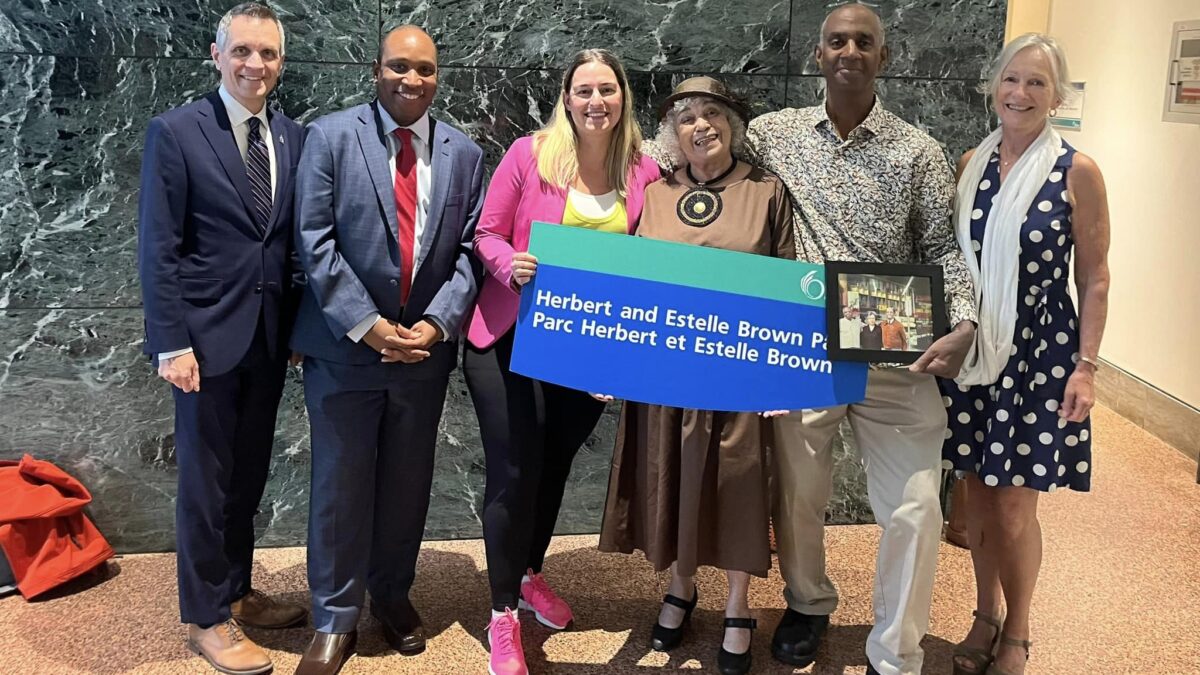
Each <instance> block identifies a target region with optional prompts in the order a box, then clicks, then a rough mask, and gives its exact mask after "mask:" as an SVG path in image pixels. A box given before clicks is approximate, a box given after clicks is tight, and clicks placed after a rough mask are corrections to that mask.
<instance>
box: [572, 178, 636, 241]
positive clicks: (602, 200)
mask: <svg viewBox="0 0 1200 675" xmlns="http://www.w3.org/2000/svg"><path fill="white" fill-rule="evenodd" d="M563 225H570V226H572V227H583V228H587V229H589V230H598V231H600V232H616V233H618V234H625V233H626V232H627V231H629V219H628V218H627V217H626V215H625V200H624V199H621V197H620V196H619V195H618V194H617V192H616V190H614V191H612V192H610V193H608V194H605V195H589V194H584V193H582V192H578V191H577V190H574V189H570V190H568V191H567V208H566V210H565V211H563Z"/></svg>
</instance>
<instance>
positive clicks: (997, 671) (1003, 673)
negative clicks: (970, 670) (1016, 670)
mask: <svg viewBox="0 0 1200 675" xmlns="http://www.w3.org/2000/svg"><path fill="white" fill-rule="evenodd" d="M1000 643H1001V644H1006V645H1008V646H1010V647H1022V648H1024V649H1025V660H1026V661H1028V660H1029V648H1030V647H1032V646H1033V643H1032V642H1030V641H1029V640H1017V639H1015V638H1010V637H1008V636H1007V635H1005V636H1003V637H1001V638H1000ZM986 675H1013V674H1012V673H1010V672H1008V671H1007V670H1004V669H1003V668H1000V667H999V666H997V665H996V664H994V663H993V664H992V665H990V666H988V669H987V674H986Z"/></svg>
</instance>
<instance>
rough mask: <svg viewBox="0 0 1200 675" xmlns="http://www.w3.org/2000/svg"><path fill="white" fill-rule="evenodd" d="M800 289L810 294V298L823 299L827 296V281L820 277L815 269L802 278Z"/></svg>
mask: <svg viewBox="0 0 1200 675" xmlns="http://www.w3.org/2000/svg"><path fill="white" fill-rule="evenodd" d="M800 291H801V292H803V293H804V295H806V296H808V299H809V300H822V299H824V298H825V281H824V280H823V279H818V278H817V271H816V270H813V271H811V272H809V273H808V274H805V275H804V278H803V279H801V280H800Z"/></svg>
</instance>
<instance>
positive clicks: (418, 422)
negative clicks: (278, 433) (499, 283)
mask: <svg viewBox="0 0 1200 675" xmlns="http://www.w3.org/2000/svg"><path fill="white" fill-rule="evenodd" d="M374 75H375V84H376V95H377V98H376V100H375V101H372V102H371V103H369V104H365V105H360V106H356V107H354V108H350V109H349V110H344V111H342V112H338V113H334V114H332V115H328V116H325V117H322V118H320V119H318V120H316V121H315V122H313V123H312V124H310V125H309V126H308V128H307V129H306V130H305V136H304V153H303V156H302V158H301V160H300V167H299V169H298V173H297V178H296V223H297V225H296V227H297V229H296V238H297V244H296V247H297V251H298V252H299V256H300V260H301V261H302V264H303V267H304V270H305V272H306V273H307V277H308V286H307V289H306V290H305V293H304V298H303V300H302V302H301V306H300V314H299V317H298V318H297V320H296V328H295V333H294V334H293V336H292V348H293V349H294V350H296V351H297V352H300V353H302V354H304V355H305V359H304V398H305V403H306V405H307V407H308V415H309V420H310V423H311V425H312V497H311V501H310V504H309V525H308V584H309V587H310V588H311V590H312V611H313V625H314V627H315V628H316V630H317V632H316V635H315V636H314V637H313V640H312V642H311V644H310V645H309V647H308V650H307V651H306V653H305V654H304V657H303V659H302V660H301V662H300V666H299V668H298V669H297V670H296V673H297V674H298V675H316V674H322V675H323V674H332V673H336V672H338V670H339V669H340V668H341V667H342V665H343V664H344V663H345V661H346V659H348V658H349V657H350V655H351V653H352V652H353V650H354V645H355V642H356V636H357V632H356V626H357V624H358V618H359V612H360V610H361V608H362V606H363V603H364V601H365V595H366V593H367V592H368V591H369V592H370V594H371V609H372V614H374V615H375V616H376V617H377V618H378V619H379V621H380V623H381V624H382V626H383V633H384V638H385V639H386V640H387V642H388V643H389V644H390V645H392V646H393V647H394V648H395V649H397V650H398V651H400V652H401V653H415V652H419V651H421V650H422V649H424V647H425V637H424V634H423V631H422V628H421V619H420V617H419V616H418V614H417V612H416V610H415V609H414V608H413V606H412V604H411V603H410V602H409V599H408V591H409V588H410V587H411V586H412V582H413V577H414V574H415V567H416V561H417V553H418V551H419V549H420V545H421V536H422V534H423V532H424V529H425V514H426V512H427V510H428V508H429V491H430V488H431V485H432V481H433V455H434V446H435V444H436V441H437V427H438V421H439V420H440V418H441V414H442V404H443V402H444V401H445V396H446V386H447V384H448V382H449V377H450V371H451V370H453V369H454V366H455V363H456V356H457V353H456V349H455V344H456V342H455V340H456V338H457V337H458V334H459V331H460V328H461V326H462V324H463V320H464V318H465V317H466V316H467V312H468V310H469V309H470V307H471V306H472V303H473V302H474V299H475V291H476V280H477V269H476V267H475V257H474V254H473V242H472V240H473V237H474V232H475V224H476V222H477V221H478V219H479V211H480V208H481V205H482V203H483V176H484V167H483V152H482V150H480V149H479V146H477V145H475V143H473V142H472V141H471V140H470V139H468V138H467V137H466V136H465V135H463V133H462V132H460V131H458V130H457V129H455V128H454V127H452V126H450V125H449V124H446V123H444V122H439V121H436V120H434V119H433V118H432V117H430V116H429V113H428V110H429V104H430V103H431V102H432V100H433V97H434V94H435V93H436V91H437V75H438V65H437V49H436V47H435V46H434V44H433V41H432V40H431V39H430V38H429V36H428V35H426V34H425V32H424V31H422V30H421V29H420V28H417V27H415V26H402V27H400V28H397V29H396V30H393V31H391V32H390V33H388V35H387V36H386V37H385V38H384V40H383V42H382V44H381V45H380V53H379V57H378V58H377V59H376V61H375V64H374Z"/></svg>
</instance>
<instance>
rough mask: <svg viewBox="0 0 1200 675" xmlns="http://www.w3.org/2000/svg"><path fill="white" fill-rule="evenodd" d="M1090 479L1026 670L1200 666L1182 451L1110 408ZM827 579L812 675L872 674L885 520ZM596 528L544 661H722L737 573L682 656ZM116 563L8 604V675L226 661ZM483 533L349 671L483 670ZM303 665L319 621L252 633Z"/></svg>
mask: <svg viewBox="0 0 1200 675" xmlns="http://www.w3.org/2000/svg"><path fill="white" fill-rule="evenodd" d="M1095 427H1096V433H1095V438H1096V439H1097V443H1098V446H1097V448H1096V453H1095V454H1096V456H1095V461H1094V465H1095V467H1096V468H1095V474H1094V483H1093V492H1092V493H1090V494H1075V493H1070V492H1059V493H1056V494H1054V495H1049V496H1047V497H1045V498H1044V500H1043V501H1042V522H1043V528H1044V532H1045V566H1044V568H1043V570H1042V575H1041V581H1040V585H1039V587H1038V595H1037V598H1036V601H1035V608H1034V631H1035V632H1034V636H1033V637H1034V641H1035V646H1034V650H1033V658H1032V660H1031V661H1030V663H1029V669H1028V671H1027V672H1028V673H1031V674H1036V673H1062V674H1070V675H1075V674H1077V673H1106V674H1108V673H1178V674H1188V675H1191V674H1193V673H1197V672H1200V485H1196V484H1195V482H1194V476H1195V473H1196V467H1195V464H1194V463H1193V462H1191V461H1190V460H1188V459H1187V458H1186V457H1184V456H1183V455H1182V454H1181V453H1179V452H1177V451H1175V450H1174V449H1172V448H1171V447H1169V446H1167V445H1165V444H1164V443H1162V442H1161V441H1159V440H1157V439H1155V438H1154V437H1152V436H1150V435H1149V434H1147V433H1145V432H1143V431H1141V430H1140V429H1138V428H1136V427H1134V426H1133V425H1131V424H1130V423H1128V422H1127V421H1125V420H1124V419H1123V418H1121V417H1118V416H1117V415H1115V414H1114V413H1112V412H1111V411H1108V410H1106V409H1098V410H1097V412H1096V415H1095ZM827 538H828V542H827V543H828V549H829V568H830V575H831V576H832V577H833V579H834V581H835V582H836V583H837V585H838V587H839V588H840V589H841V592H842V603H841V606H840V607H839V609H838V611H837V613H836V614H835V615H834V617H833V621H834V627H833V628H832V629H831V630H830V633H829V635H828V639H827V642H826V646H825V648H824V649H823V651H822V652H821V654H820V656H819V659H818V661H817V663H816V664H815V665H814V666H812V667H811V668H810V669H808V670H806V671H803V672H811V673H819V674H821V675H834V674H838V675H841V674H858V673H862V672H863V671H864V667H865V664H866V661H865V657H864V656H863V653H862V644H863V641H864V639H865V637H866V634H867V631H868V630H869V623H870V617H871V610H870V596H871V580H872V570H873V552H874V546H875V542H876V540H877V529H876V528H875V526H873V525H869V526H852V527H850V526H846V527H834V528H830V529H829V531H828V535H827ZM595 541H596V538H595V537H593V536H580V537H563V538H559V539H557V540H555V543H554V548H553V550H552V552H551V557H550V560H549V562H548V563H547V577H548V578H549V579H550V581H551V583H552V584H553V585H554V586H555V587H556V588H557V589H559V590H560V591H561V593H562V594H563V595H564V596H565V597H567V598H568V599H569V600H570V601H571V603H572V605H573V607H574V609H575V611H576V615H577V617H578V620H577V625H576V627H575V629H574V630H572V631H570V632H565V633H558V634H554V633H551V632H549V631H547V630H545V629H542V628H541V627H539V626H537V625H536V624H533V625H531V626H527V627H526V628H525V636H524V639H525V644H526V653H527V654H529V655H530V668H531V670H532V671H533V672H534V673H539V672H555V673H644V672H653V671H656V670H659V671H661V670H679V669H687V670H691V669H700V670H703V671H713V670H715V651H716V645H717V643H718V640H719V635H720V618H721V604H722V603H721V602H720V598H721V597H722V596H723V591H724V582H723V579H722V578H721V577H720V576H719V575H717V574H716V573H714V572H712V571H711V570H709V571H707V572H706V573H705V574H704V575H703V576H702V578H701V579H700V594H701V605H700V610H698V611H697V614H696V616H695V617H694V619H693V625H692V629H693V630H692V633H691V634H690V635H689V637H688V639H687V641H686V642H685V644H684V646H683V647H681V648H680V649H679V650H678V651H677V652H674V653H673V654H672V655H671V656H669V657H668V656H667V655H664V654H658V653H656V652H652V651H650V650H649V649H648V647H647V646H646V641H647V635H648V631H649V626H650V624H652V623H653V621H654V618H655V616H656V612H657V608H658V604H657V603H658V600H659V598H660V597H661V595H662V592H663V590H664V588H665V583H666V580H665V578H664V577H662V576H660V575H655V574H654V573H653V571H652V570H651V569H650V568H649V566H648V565H647V564H646V563H645V561H644V560H642V559H641V558H630V557H626V556H620V555H609V554H601V553H598V552H597V551H596V550H595ZM258 563H259V569H258V576H257V580H258V584H259V586H261V587H262V588H263V589H265V590H268V591H271V592H278V593H284V594H286V595H290V596H291V597H293V598H295V599H297V600H303V599H305V598H306V594H305V592H304V588H305V583H304V552H303V550H301V549H274V550H266V551H261V552H260V553H259V555H258ZM115 566H116V567H118V568H119V570H118V571H117V573H116V574H115V576H111V577H110V578H108V579H107V580H105V581H103V582H100V583H97V584H95V585H94V586H93V587H91V588H89V589H87V590H85V591H82V592H77V593H75V594H72V595H66V596H63V597H59V598H56V599H50V600H46V601H42V602H36V603H32V604H29V603H26V602H25V601H24V600H21V599H20V598H16V597H10V598H7V599H4V600H0V673H5V674H7V673H36V674H39V675H40V674H44V673H126V672H128V673H205V672H212V671H211V670H210V669H208V668H207V667H206V666H205V665H204V663H203V662H201V661H199V660H198V659H196V658H195V657H193V656H192V655H191V654H190V653H189V652H188V651H187V650H186V649H185V648H184V646H183V633H182V630H181V628H180V627H179V626H178V624H176V623H175V621H176V604H175V595H174V559H173V557H172V556H170V555H143V556H129V557H125V558H122V559H120V560H118V561H117V562H116V565H115ZM483 569H484V561H483V553H482V545H481V543H480V542H478V541H457V542H432V543H430V544H428V545H426V547H425V549H424V551H423V553H422V558H421V565H420V570H419V575H418V582H417V587H416V588H415V589H414V592H413V599H414V601H415V603H416V604H417V606H418V607H419V608H420V609H421V611H422V613H423V615H424V618H425V621H426V624H427V627H428V628H429V629H430V630H431V632H432V635H433V637H432V639H431V640H430V643H429V648H428V650H427V651H426V652H425V653H424V654H422V655H420V656H417V657H411V658H404V657H401V656H399V655H397V654H396V653H395V652H391V651H388V650H387V648H386V646H385V645H384V643H383V642H382V639H381V638H380V637H379V634H378V628H377V627H376V626H375V625H374V623H373V622H372V621H370V620H366V619H364V621H363V623H362V624H361V625H360V640H359V646H360V653H359V655H358V656H355V657H354V658H353V659H352V660H351V661H350V663H349V664H347V667H346V668H345V670H344V671H343V672H345V673H347V674H353V673H447V674H450V673H482V672H485V667H486V653H485V651H484V648H483V646H482V644H481V643H480V638H481V637H482V636H483V633H484V628H485V624H486V621H487V612H488V603H487V600H486V595H487V592H486V589H487V582H486V577H485V574H484V571H483ZM780 587H781V584H780V580H779V577H778V575H777V574H772V575H771V577H770V578H768V579H766V580H755V581H754V583H753V584H752V589H751V592H752V597H751V605H752V606H753V607H755V608H756V614H757V616H758V618H759V620H760V622H761V626H762V628H761V629H760V630H759V634H758V635H756V637H755V643H754V649H755V651H754V660H755V672H762V673H789V672H793V671H792V670H791V669H788V668H785V667H783V666H781V665H779V664H777V663H775V662H774V661H772V660H771V657H770V655H769V652H768V649H767V643H768V642H769V639H770V633H771V630H772V629H773V628H774V624H775V621H776V620H777V619H778V617H779V615H780V613H781V611H782V607H783V602H782V599H781V597H780ZM971 598H972V584H971V570H970V560H969V557H968V555H967V553H966V552H965V551H962V550H959V549H955V548H951V547H949V546H945V545H943V547H942V551H941V560H940V567H939V569H938V583H937V586H936V590H935V595H934V602H933V619H932V625H931V627H930V633H929V636H928V637H927V638H926V640H925V649H926V652H927V658H926V668H925V672H926V673H938V674H940V673H948V672H950V649H951V647H952V643H953V642H954V641H956V640H958V639H959V638H960V637H961V636H962V635H963V633H964V632H965V630H966V628H967V624H968V619H969V616H970V610H971ZM251 635H252V637H254V639H256V640H258V641H259V642H260V643H261V644H263V645H264V646H265V647H267V648H268V649H269V650H270V651H271V654H272V657H273V658H274V659H275V663H276V665H277V668H276V672H277V673H291V672H292V670H293V669H294V668H295V665H296V663H297V661H298V660H299V654H300V652H301V651H302V650H303V648H304V646H305V644H306V643H307V639H308V631H307V630H306V629H294V630H287V631H276V632H264V631H255V632H252V633H251Z"/></svg>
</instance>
